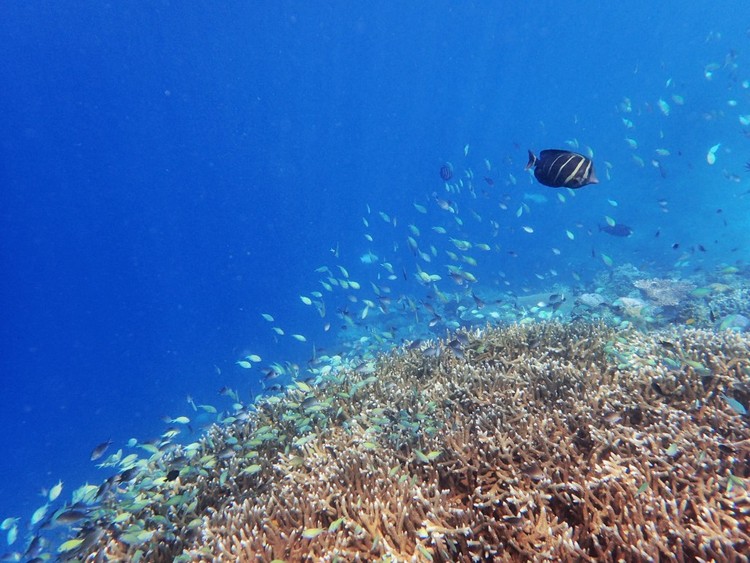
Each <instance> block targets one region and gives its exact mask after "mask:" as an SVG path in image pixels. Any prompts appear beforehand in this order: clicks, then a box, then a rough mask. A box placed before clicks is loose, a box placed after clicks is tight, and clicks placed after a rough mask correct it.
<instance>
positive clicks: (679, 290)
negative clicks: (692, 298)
mask: <svg viewBox="0 0 750 563" xmlns="http://www.w3.org/2000/svg"><path fill="white" fill-rule="evenodd" d="M633 285H634V286H635V287H637V288H638V289H640V290H641V291H642V292H643V293H644V295H645V296H646V297H647V298H648V299H649V300H650V301H651V302H652V303H653V304H654V305H657V306H659V307H674V306H676V305H679V304H680V302H681V301H683V300H684V299H685V298H686V297H687V296H688V295H689V294H690V292H691V291H692V290H693V289H695V285H694V284H692V283H690V282H685V281H680V280H672V279H659V278H653V279H641V280H635V281H634V282H633Z"/></svg>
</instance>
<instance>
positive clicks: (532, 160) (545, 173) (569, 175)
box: [526, 149, 599, 188]
mask: <svg viewBox="0 0 750 563" xmlns="http://www.w3.org/2000/svg"><path fill="white" fill-rule="evenodd" d="M531 168H533V169H534V176H535V177H536V179H537V180H539V182H540V183H541V184H544V185H545V186H550V187H551V188H582V187H583V186H585V185H587V184H598V183H599V180H598V179H597V177H596V174H594V163H593V162H591V160H590V159H588V158H586V157H585V156H583V155H582V154H578V153H575V152H570V151H561V150H556V149H548V150H544V151H542V152H540V153H539V158H537V157H536V156H535V155H534V153H533V152H531V151H529V162H528V164H527V165H526V170H529V169H531Z"/></svg>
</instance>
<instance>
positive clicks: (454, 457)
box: [80, 323, 750, 562]
mask: <svg viewBox="0 0 750 563" xmlns="http://www.w3.org/2000/svg"><path fill="white" fill-rule="evenodd" d="M461 341H462V342H463V343H462V344H461V345H460V350H459V348H458V346H457V345H456V344H455V342H456V340H455V339H454V340H450V341H449V340H446V341H441V342H438V343H429V344H427V345H423V346H422V347H421V348H419V347H416V348H413V349H404V350H400V351H397V352H394V353H392V354H390V355H387V356H383V357H382V358H380V359H379V360H378V364H377V368H376V370H375V372H374V373H373V374H367V375H365V374H360V373H357V372H356V371H354V370H352V371H343V372H339V373H337V374H331V375H329V376H326V377H323V378H321V380H320V381H319V382H318V384H317V385H311V386H307V385H304V384H302V385H298V386H292V388H291V389H290V390H289V391H288V393H287V395H286V396H284V397H275V398H266V399H262V400H261V401H260V402H259V403H258V405H257V410H255V411H249V412H247V413H246V414H245V416H243V417H238V418H242V420H237V421H234V422H232V423H231V424H229V425H225V426H215V427H213V428H212V429H211V430H210V431H209V432H208V434H207V435H206V436H205V437H204V438H203V439H202V440H201V442H200V448H199V449H198V450H197V451H196V452H195V453H193V454H189V455H186V454H185V452H179V451H176V452H173V453H170V454H169V456H166V457H164V458H163V459H153V460H151V461H150V463H151V464H152V466H153V468H154V470H153V471H154V475H151V476H150V477H149V476H148V475H141V476H140V477H139V478H137V479H135V480H134V481H133V483H132V484H131V485H129V487H130V489H131V490H129V491H124V492H122V493H119V494H118V495H113V496H111V497H109V498H108V500H107V501H106V503H109V505H108V508H107V509H108V510H110V512H109V513H108V514H118V513H120V514H121V513H123V511H124V509H123V508H122V499H123V495H125V496H127V495H128V494H130V495H135V496H137V497H138V498H142V499H143V501H144V502H145V503H146V506H142V505H143V502H141V503H139V504H137V505H136V507H135V508H132V509H131V512H132V517H131V518H130V519H127V518H123V519H122V520H121V521H118V522H117V523H115V522H111V520H112V518H110V525H109V526H108V527H107V529H106V532H105V534H104V536H103V537H102V538H101V540H100V541H99V543H98V544H97V545H96V546H95V548H93V549H91V550H89V552H88V553H87V554H80V555H81V556H82V557H84V559H85V560H87V561H96V560H97V557H98V556H102V555H104V554H107V555H108V556H110V557H113V558H120V559H123V560H133V559H137V558H142V559H143V560H149V561H172V560H176V561H188V560H190V561H238V560H240V561H255V560H262V561H271V560H274V559H277V560H284V561H358V560H359V561H396V560H398V561H411V560H414V561H446V562H447V561H471V560H496V561H516V560H529V559H533V560H556V561H617V560H628V561H647V560H674V561H682V560H696V559H704V560H711V559H713V560H737V561H742V560H747V556H746V555H745V554H746V553H748V550H750V535H748V523H749V519H750V497H749V496H748V490H747V482H748V481H747V479H748V477H750V464H749V463H748V459H750V430H749V428H748V420H747V417H746V416H744V415H742V414H741V413H740V412H738V410H737V408H738V406H737V404H744V405H747V402H748V399H750V396H748V389H749V388H750V385H749V384H750V346H749V344H750V340H749V339H748V337H747V336H744V337H743V336H742V335H740V334H737V333H733V332H726V333H713V332H707V331H699V330H683V331H677V330H671V331H661V332H654V333H641V332H637V331H630V332H625V333H623V332H618V333H615V332H614V331H613V330H612V329H610V328H608V327H606V326H603V325H589V324H584V323H576V324H572V325H560V324H535V325H525V326H511V327H506V328H486V329H484V330H482V331H476V332H472V333H462V338H461ZM311 398H312V399H311ZM728 399H732V400H733V401H735V402H731V401H729V400H728ZM305 428H307V430H304V431H301V430H300V429H305ZM186 458H187V459H186ZM178 461H179V463H178ZM171 466H179V467H180V476H179V477H178V478H177V479H176V480H174V481H171V482H162V481H163V480H161V479H159V477H158V476H159V475H160V474H161V473H160V472H161V471H162V470H163V469H166V468H168V467H171ZM160 468H161V469H160ZM174 495H182V497H181V498H183V499H184V500H185V502H183V503H176V504H173V505H172V506H170V507H168V508H166V509H165V508H164V501H165V500H168V499H169V498H173V497H174ZM150 501H153V502H150ZM195 501H197V502H195ZM193 505H194V506H193ZM125 512H127V511H126V510H125ZM156 513H159V514H160V515H161V516H162V518H156V519H155V518H154V514H156ZM135 522H140V523H141V524H139V525H140V526H141V527H142V528H143V530H144V532H148V533H147V534H146V535H144V536H143V538H144V539H143V540H142V541H133V540H130V541H124V540H123V535H124V533H125V531H126V530H127V529H128V527H129V526H133V525H134V523H135Z"/></svg>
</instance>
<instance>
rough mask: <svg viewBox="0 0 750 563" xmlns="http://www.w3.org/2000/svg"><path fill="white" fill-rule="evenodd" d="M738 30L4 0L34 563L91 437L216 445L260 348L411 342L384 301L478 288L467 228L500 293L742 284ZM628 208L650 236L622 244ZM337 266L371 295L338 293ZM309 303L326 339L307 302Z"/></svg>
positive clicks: (408, 9) (720, 21) (4, 131)
mask: <svg viewBox="0 0 750 563" xmlns="http://www.w3.org/2000/svg"><path fill="white" fill-rule="evenodd" d="M742 9H743V3H742V2H730V3H725V4H724V5H723V8H722V9H721V10H718V9H717V10H715V11H713V12H707V10H706V7H705V5H699V4H696V5H695V6H692V5H685V4H684V3H678V2H665V3H658V4H657V5H653V3H647V2H641V3H628V4H627V5H617V6H612V5H609V4H603V3H599V2H581V3H577V4H576V5H575V7H565V8H563V7H561V6H560V5H559V4H558V3H553V2H542V3H536V4H534V7H533V8H531V7H528V6H525V5H522V4H517V5H510V6H507V5H500V4H493V3H489V2H486V3H484V2H477V3H458V2H418V3H412V4H408V5H402V4H399V5H395V4H394V5H390V6H385V7H383V6H377V7H375V6H367V5H365V4H363V3H350V2H331V3H326V4H322V3H321V4H319V3H309V2H282V3H275V2H269V3H260V4H258V3H253V4H242V3H233V4H229V5H217V4H211V5H207V4H198V3H196V4H189V5H185V4H179V3H171V2H166V1H165V2H159V3H153V4H128V5H118V4H96V5H68V4H44V3H37V2H32V3H27V2H6V3H4V4H3V6H2V8H0V16H1V17H0V30H1V32H0V52H1V53H2V56H1V57H0V61H2V62H1V63H0V84H2V85H3V87H2V88H1V89H0V107H2V112H0V151H1V152H0V229H2V230H1V236H0V260H1V261H2V262H1V263H0V271H2V278H0V284H1V285H0V299H2V302H1V303H0V306H1V309H0V310H1V311H2V313H1V316H0V318H2V321H1V322H0V330H1V331H2V338H1V340H0V346H2V349H1V352H0V362H1V363H0V374H1V375H2V381H3V393H2V394H0V417H2V418H1V419H0V423H1V424H2V428H3V440H2V442H1V445H0V447H1V448H2V451H1V452H0V454H1V455H0V459H2V462H1V463H0V499H2V501H1V502H0V519H2V518H5V517H11V516H13V517H20V518H21V520H20V522H19V527H20V535H21V539H19V540H18V542H19V544H18V545H14V546H10V547H9V548H8V549H9V550H17V549H20V550H21V551H23V549H22V547H19V545H20V544H22V543H23V541H24V540H23V537H24V534H25V533H26V531H27V529H28V528H27V527H28V522H29V518H30V517H31V514H32V513H33V512H34V511H35V510H36V509H37V508H38V507H39V506H41V505H43V504H45V502H46V501H45V496H46V491H48V490H49V488H50V487H52V485H54V484H55V483H57V482H58V481H60V480H62V481H63V483H64V486H65V489H64V493H63V496H65V495H68V494H69V493H70V491H71V490H72V489H74V488H76V487H78V486H79V485H81V484H83V483H84V482H91V483H97V482H101V481H102V479H104V478H106V477H107V476H108V475H109V473H107V471H106V470H101V469H97V468H96V466H95V464H94V463H92V462H91V461H89V456H90V453H91V450H92V448H93V447H94V446H95V445H97V444H99V443H101V442H103V441H105V440H108V439H111V440H112V441H113V446H112V449H113V450H116V449H118V448H121V447H124V446H125V444H126V442H127V441H128V439H130V438H138V439H139V440H146V439H149V438H153V437H156V436H159V435H160V434H161V433H162V432H163V431H164V430H165V429H166V428H167V426H168V425H167V424H165V423H164V422H162V419H163V417H168V418H174V417H177V416H181V415H187V416H189V417H191V418H195V420H194V421H193V422H194V424H192V425H191V426H190V428H184V429H183V432H184V433H186V434H187V435H188V436H187V437H186V439H194V438H195V436H197V435H198V434H197V433H199V432H200V422H201V419H200V417H199V416H197V415H196V413H195V412H194V411H193V409H192V407H191V405H190V404H189V403H188V401H187V397H188V396H190V397H191V398H192V399H194V401H195V402H196V403H202V404H206V403H207V404H215V405H217V407H219V408H220V409H227V408H229V405H230V404H231V401H230V400H229V399H227V398H226V397H224V396H221V395H220V394H219V390H220V389H222V388H224V387H229V388H232V389H237V390H238V392H239V394H240V397H241V398H242V400H243V401H250V400H251V398H252V396H253V394H257V393H258V392H260V391H261V390H262V384H261V378H262V372H261V371H260V370H259V369H258V366H253V368H250V369H244V368H242V367H241V366H239V365H238V364H237V363H236V362H237V361H239V360H242V359H243V358H244V357H245V356H247V355H250V354H257V355H259V356H260V357H261V358H262V362H261V364H263V365H267V364H269V363H270V362H279V363H282V364H283V363H284V362H287V361H288V362H293V363H296V364H298V365H300V366H301V367H302V368H304V366H305V365H306V364H307V362H308V361H309V360H310V358H311V357H313V355H315V354H321V353H328V354H333V353H337V352H339V351H342V350H348V349H350V348H351V346H352V343H353V342H355V341H357V340H358V339H360V338H361V337H362V336H366V335H372V334H378V333H382V332H383V331H385V332H388V328H389V327H387V326H380V325H378V320H377V316H376V315H375V314H374V313H373V315H372V316H366V314H365V313H363V311H364V308H363V307H366V305H364V306H363V299H371V300H373V299H375V297H374V296H373V290H372V289H371V282H372V283H375V284H376V285H378V286H383V285H386V284H387V285H389V286H390V288H391V291H392V294H391V295H392V298H393V301H394V302H396V301H398V300H399V299H402V298H403V300H402V301H401V303H403V302H404V301H405V300H406V299H407V298H408V299H411V300H412V301H413V302H416V303H418V302H420V301H429V300H430V299H434V294H433V293H432V292H431V289H430V287H429V284H428V285H425V284H422V283H420V281H419V280H418V278H417V275H418V272H419V270H420V269H421V270H422V271H424V272H427V273H429V274H438V275H440V276H442V278H443V279H442V283H441V284H440V286H439V287H440V288H441V291H442V292H444V293H450V292H451V291H455V292H461V293H465V292H466V287H465V286H463V285H462V286H457V285H455V284H453V282H452V281H451V280H450V277H449V276H448V270H447V269H446V266H445V263H446V262H447V259H446V258H445V251H446V250H451V251H452V252H457V249H456V248H455V247H454V246H455V245H452V244H451V243H450V242H449V241H448V239H447V237H449V236H453V237H454V238H456V239H457V240H468V241H472V242H473V243H478V242H479V243H487V244H488V245H490V246H491V247H492V249H491V250H490V251H487V252H484V254H483V253H482V252H475V253H474V257H475V258H476V259H477V261H478V263H477V265H476V266H469V265H467V264H466V263H462V266H461V267H462V268H466V269H467V270H471V272H472V273H473V274H474V275H475V276H476V278H477V280H478V281H477V283H476V284H475V285H474V286H473V287H474V291H475V292H476V294H478V295H490V294H492V292H494V291H509V292H515V293H517V294H519V295H523V294H524V293H534V292H536V291H548V290H550V288H552V287H553V286H554V285H555V284H567V285H574V284H576V283H579V282H581V283H584V282H585V283H591V281H592V280H593V279H594V278H595V276H596V275H597V274H599V273H600V272H602V271H606V270H607V268H611V267H612V266H609V265H607V264H606V263H605V262H606V261H605V260H604V259H603V256H604V257H606V258H607V259H609V260H611V261H612V263H613V264H614V265H618V264H625V263H632V264H635V265H638V266H639V267H643V268H644V270H645V271H649V272H650V273H651V274H652V275H655V276H656V275H659V274H663V275H667V273H668V272H671V271H672V270H673V269H674V268H675V263H676V262H681V263H682V266H680V267H681V268H683V270H684V271H685V272H686V273H687V272H690V271H692V270H693V269H695V268H704V269H711V268H715V267H721V266H725V265H736V264H745V263H746V261H747V259H748V244H747V243H748V235H747V233H748V226H749V224H748V219H747V217H748V208H749V207H750V195H748V189H750V188H748V174H747V172H746V170H745V169H744V167H745V162H746V161H748V159H750V147H749V144H750V140H748V133H747V131H748V126H747V125H748V123H746V122H744V121H743V119H747V120H748V122H750V97H749V94H750V87H749V86H748V84H747V83H746V81H748V80H750V63H748V62H747V58H748V52H750V32H749V31H748V29H747V24H746V22H745V23H743V22H742V21H741V18H737V17H734V16H735V15H736V14H738V13H742V12H741V10H742ZM660 102H661V103H660ZM628 139H629V140H628ZM716 145H719V147H718V148H716V149H715V151H714V152H713V153H712V154H713V155H714V156H715V159H716V162H715V164H713V165H711V164H709V163H708V162H707V155H708V153H709V150H710V149H711V148H712V147H715V146H716ZM552 147H558V148H568V149H571V150H578V151H581V152H585V151H587V150H588V149H589V148H590V150H591V153H592V154H593V159H594V162H595V164H596V166H597V171H598V175H599V177H600V178H601V180H602V181H601V183H600V184H598V185H593V186H588V187H586V188H583V189H581V190H578V191H576V192H574V193H571V192H568V191H567V190H553V189H550V188H546V187H544V186H541V185H540V184H538V183H537V182H536V181H534V180H533V179H532V177H531V176H530V175H529V174H528V173H526V172H525V171H524V165H525V164H526V160H527V149H533V150H535V151H539V150H541V149H544V148H552ZM665 151H668V153H669V154H666V152H665ZM485 160H486V161H485ZM446 162H450V163H451V165H452V166H453V169H454V174H455V178H456V179H461V180H462V182H463V184H462V186H463V191H462V192H461V193H456V192H451V191H447V190H446V186H445V183H444V182H443V181H442V180H441V178H440V176H439V174H438V171H439V169H440V166H441V165H443V164H444V163H446ZM607 172H608V173H607ZM485 177H486V178H488V179H489V180H486V179H485ZM469 185H471V186H472V187H471V188H469ZM433 194H437V196H438V197H440V198H445V199H446V200H450V201H453V202H455V203H456V205H457V206H458V208H457V209H456V211H457V212H456V213H450V212H449V213H447V214H446V212H444V211H441V210H440V209H439V207H438V206H437V205H436V199H435V196H433ZM558 195H562V196H563V198H564V200H565V201H562V200H561V199H560V198H558ZM542 198H543V199H542ZM415 203H416V204H417V207H418V206H424V207H425V208H427V209H428V213H422V212H421V211H419V210H418V209H417V207H415V205H414V204H415ZM501 203H503V204H504V205H506V206H507V209H503V208H502V207H501V206H500V204H501ZM524 205H525V206H526V207H524ZM519 210H520V212H519ZM381 212H382V213H383V214H385V215H387V220H385V218H384V217H383V216H381ZM453 215H455V216H457V217H459V218H460V219H461V224H458V223H457V222H456V220H455V217H453ZM605 216H610V217H612V218H614V219H615V220H616V221H617V223H623V224H627V225H629V226H630V227H632V229H633V234H632V236H631V237H613V236H610V235H608V234H606V233H604V232H601V231H599V230H598V228H599V226H602V225H604V224H605ZM363 218H364V220H365V221H366V223H367V224H365V221H363ZM493 222H494V224H493ZM409 224H412V225H414V227H415V228H416V229H417V230H418V231H419V235H414V234H413V233H414V230H413V229H410V228H409V227H408V225H409ZM436 226H438V227H440V226H442V227H443V228H445V229H447V230H448V231H449V233H451V234H446V235H441V234H439V233H436V232H435V231H434V230H433V228H432V227H436ZM523 227H528V229H527V230H531V231H532V232H527V230H524V229H523ZM566 231H570V233H571V234H572V235H573V239H570V238H569V237H568V236H567V235H566ZM657 233H658V235H657ZM365 235H370V236H371V238H372V241H370V240H368V239H367V238H365ZM408 236H413V237H414V238H415V239H416V238H418V239H419V249H420V251H422V252H425V253H427V254H428V255H431V256H432V260H431V261H430V262H427V261H426V260H423V259H422V260H420V258H419V257H418V256H414V253H413V252H412V251H411V250H410V249H409V247H408V242H407V240H408V239H407V237H408ZM674 245H679V246H678V247H677V248H673V247H674ZM431 246H433V247H435V253H433V252H432V250H431ZM701 248H702V249H704V250H702V249H701ZM553 249H556V250H557V251H559V254H558V253H556V252H555V251H554V250H553ZM367 253H372V254H373V255H375V256H377V257H378V260H377V261H376V262H375V263H374V264H368V263H366V261H363V260H362V259H361V257H362V256H363V255H365V254H367ZM458 254H460V252H458ZM438 256H440V258H438ZM386 260H387V261H389V262H388V263H389V264H391V265H392V266H393V272H394V273H393V275H395V277H396V279H395V280H390V281H387V275H388V273H389V272H388V271H387V269H386V268H384V267H382V265H381V264H380V263H381V262H383V261H386ZM321 266H328V267H329V268H331V269H332V271H333V272H334V273H333V274H331V275H332V276H333V277H335V278H338V279H352V280H358V282H359V283H360V284H361V289H360V290H358V291H359V293H356V291H357V290H355V291H354V292H351V291H349V292H347V291H340V290H339V289H340V288H337V289H336V291H333V292H328V290H327V289H326V288H325V287H324V286H322V285H321V284H320V283H319V280H320V279H325V278H326V276H327V275H328V274H325V273H323V275H321V272H316V269H317V268H320V267H321ZM338 266H342V267H344V268H345V269H346V275H345V274H343V273H342V272H341V271H339V270H337V268H338ZM553 271H554V272H553ZM391 282H392V283H391ZM452 284H453V285H452ZM314 291H320V292H322V293H323V294H324V295H325V298H324V299H323V298H320V300H321V301H325V304H326V316H325V318H321V315H320V314H319V312H318V311H317V310H316V308H315V307H314V306H308V305H305V304H304V303H303V302H302V301H301V299H300V297H299V296H300V295H304V296H311V294H312V292H314ZM329 293H330V295H329ZM352 293H355V294H356V295H357V301H356V302H355V301H353V300H352V299H351V298H350V295H351V294H352ZM313 298H314V300H316V301H318V298H317V297H315V296H313ZM392 307H393V309H395V310H397V306H396V305H393V306H392ZM373 309H374V308H373ZM404 311H405V312H404V316H405V317H407V316H409V315H410V314H411V313H410V312H409V311H408V310H407V309H404ZM262 313H267V314H271V315H272V316H273V317H274V319H275V321H274V323H273V325H275V326H278V327H282V328H283V330H284V331H285V334H284V335H283V336H281V335H278V334H276V333H274V332H273V331H272V330H271V324H269V322H268V321H266V320H264V318H263V317H262V316H261V314H262ZM342 313H346V314H345V315H344V314H342ZM345 317H346V318H349V319H350V320H351V323H349V322H346V320H345ZM363 317H365V318H363ZM409 318H410V317H409ZM423 321H424V315H422V317H421V321H417V320H415V321H414V322H415V323H417V322H423ZM326 322H329V323H330V324H331V328H330V329H329V330H327V331H326V330H325V324H326ZM409 322H411V321H409ZM406 324H408V323H406ZM401 328H402V329H403V327H401ZM293 333H296V334H302V335H304V336H305V337H306V342H299V341H298V340H295V339H294V338H291V337H290V335H291V334H293ZM407 336H408V331H406V330H403V334H396V335H394V336H393V339H392V342H388V341H387V340H388V339H387V338H386V339H385V342H382V340H383V339H382V337H381V338H380V340H381V344H383V345H384V346H385V345H388V344H393V345H396V344H399V343H400V342H401V341H402V339H403V338H406V337H407ZM191 432H193V433H192V434H191ZM3 541H4V540H3ZM4 548H5V546H3V548H2V549H0V551H2V550H4Z"/></svg>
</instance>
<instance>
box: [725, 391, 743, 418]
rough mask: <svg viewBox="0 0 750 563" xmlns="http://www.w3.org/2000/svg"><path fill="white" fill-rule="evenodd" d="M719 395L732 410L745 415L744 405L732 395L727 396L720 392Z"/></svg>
mask: <svg viewBox="0 0 750 563" xmlns="http://www.w3.org/2000/svg"><path fill="white" fill-rule="evenodd" d="M721 396H722V397H723V398H724V400H725V401H726V402H727V404H728V405H729V406H730V407H732V410H733V411H734V412H736V413H737V414H739V415H740V416H745V415H747V409H746V408H745V405H743V404H742V403H740V402H739V401H738V400H737V399H733V398H732V397H727V396H726V395H725V394H724V393H722V394H721Z"/></svg>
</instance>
